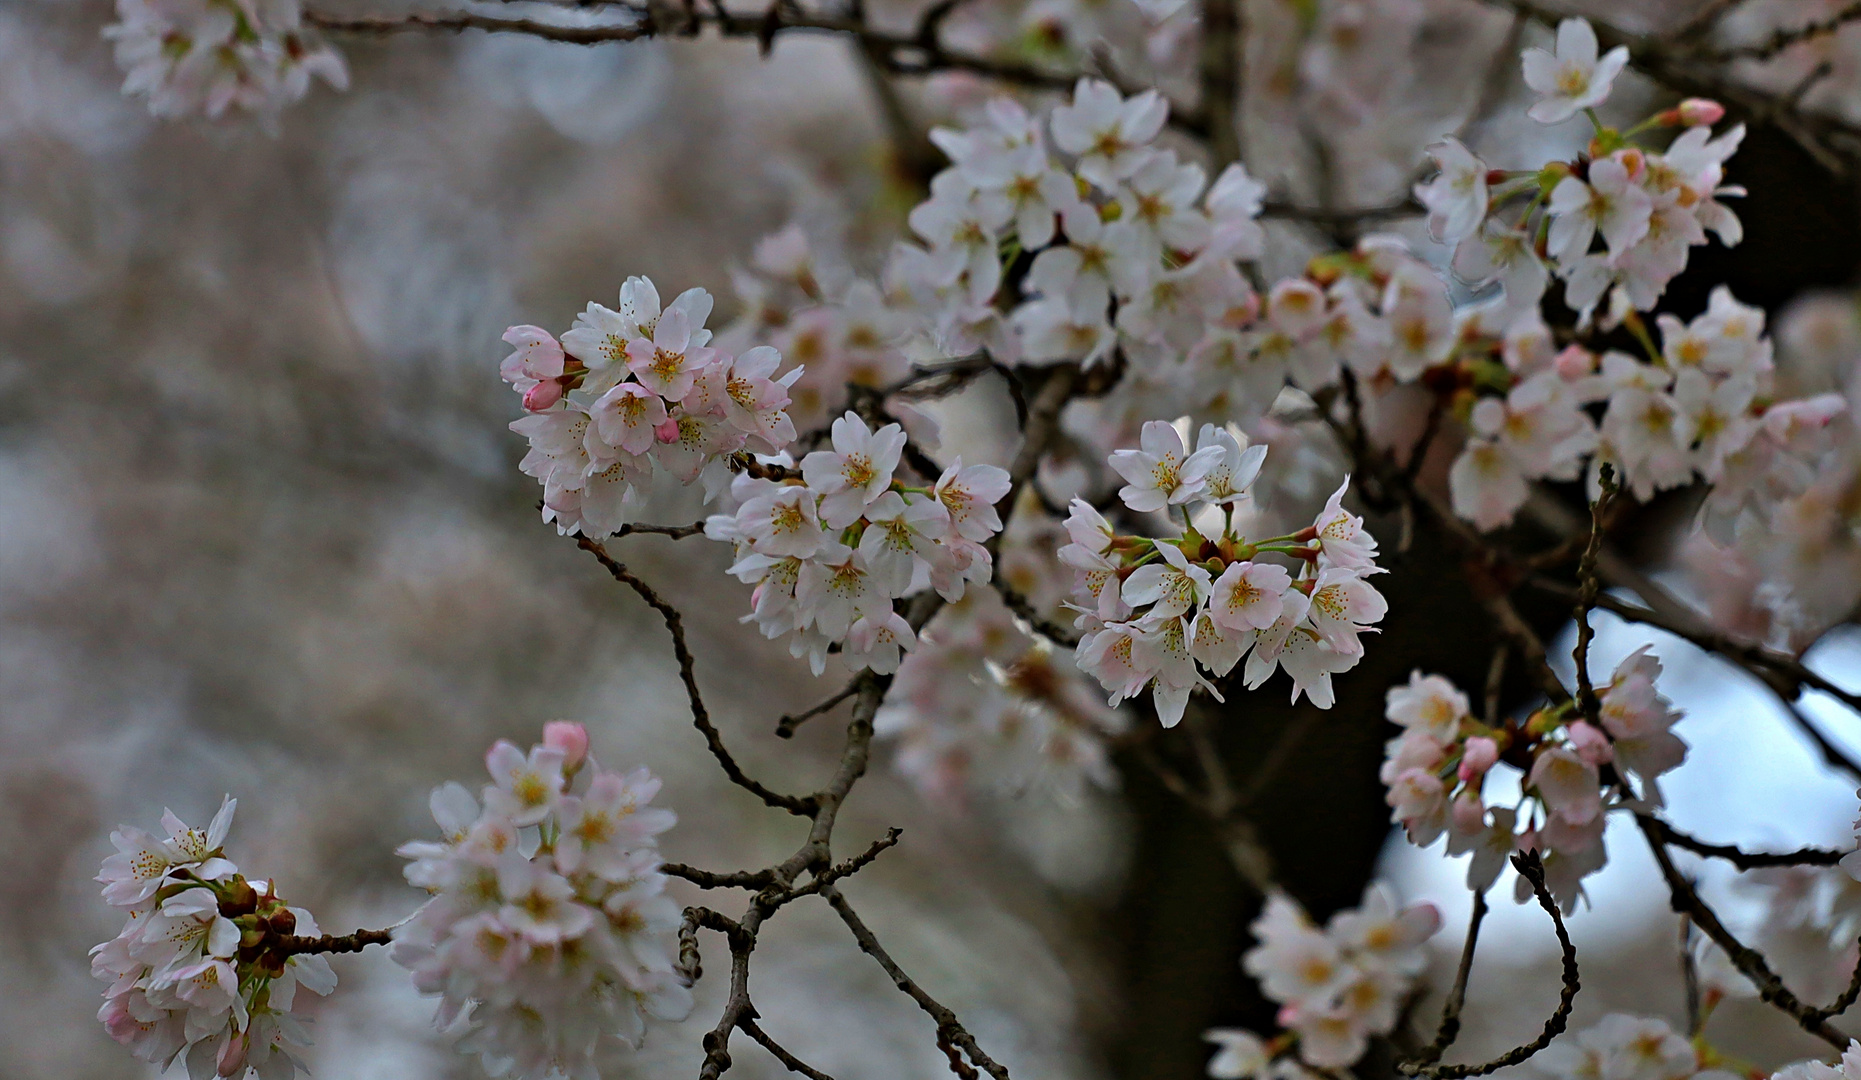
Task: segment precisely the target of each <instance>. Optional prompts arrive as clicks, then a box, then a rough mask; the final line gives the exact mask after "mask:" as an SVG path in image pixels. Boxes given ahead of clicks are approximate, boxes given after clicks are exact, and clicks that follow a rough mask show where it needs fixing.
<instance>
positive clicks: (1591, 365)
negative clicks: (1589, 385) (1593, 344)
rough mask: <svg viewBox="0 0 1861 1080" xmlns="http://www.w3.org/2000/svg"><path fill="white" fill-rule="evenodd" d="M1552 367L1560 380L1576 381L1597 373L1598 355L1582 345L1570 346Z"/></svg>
mask: <svg viewBox="0 0 1861 1080" xmlns="http://www.w3.org/2000/svg"><path fill="white" fill-rule="evenodd" d="M1551 366H1552V367H1553V368H1555V369H1556V370H1557V374H1558V376H1559V377H1560V378H1563V379H1566V380H1572V381H1574V380H1576V379H1581V378H1583V377H1584V376H1585V375H1589V374H1592V373H1593V372H1595V370H1596V354H1595V353H1593V352H1591V351H1589V350H1588V349H1586V348H1584V347H1583V346H1581V345H1569V346H1566V347H1565V348H1564V351H1563V352H1560V353H1558V354H1557V358H1556V359H1554V360H1552V361H1551Z"/></svg>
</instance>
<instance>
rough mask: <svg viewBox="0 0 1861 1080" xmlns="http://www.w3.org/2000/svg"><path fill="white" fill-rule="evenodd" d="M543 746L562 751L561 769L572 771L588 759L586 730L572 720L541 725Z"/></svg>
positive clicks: (552, 721) (553, 721)
mask: <svg viewBox="0 0 1861 1080" xmlns="http://www.w3.org/2000/svg"><path fill="white" fill-rule="evenodd" d="M543 745H544V746H547V747H549V748H550V749H551V750H560V751H562V767H563V768H564V769H567V770H570V771H574V770H575V769H576V768H578V767H580V765H581V763H582V761H583V760H584V759H586V758H587V757H588V729H587V728H585V727H583V726H581V725H580V724H578V723H576V722H575V721H573V720H551V721H550V722H549V723H547V724H544V725H543Z"/></svg>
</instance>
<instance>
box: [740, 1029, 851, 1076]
mask: <svg viewBox="0 0 1861 1080" xmlns="http://www.w3.org/2000/svg"><path fill="white" fill-rule="evenodd" d="M737 1026H738V1027H740V1028H742V1029H743V1033H744V1034H745V1035H748V1036H749V1037H750V1038H752V1039H755V1040H756V1041H757V1042H759V1043H761V1044H762V1048H763V1049H764V1050H767V1051H769V1052H770V1053H771V1054H774V1055H775V1059H776V1060H777V1061H779V1062H781V1063H782V1064H783V1066H785V1067H786V1068H787V1069H788V1071H789V1072H792V1073H800V1074H801V1075H802V1076H805V1077H807V1078H808V1080H834V1078H833V1077H831V1076H829V1075H827V1074H826V1073H824V1072H822V1071H821V1070H819V1069H817V1068H815V1067H814V1066H812V1065H809V1064H808V1063H807V1062H805V1061H803V1060H801V1059H800V1058H798V1057H796V1056H795V1055H793V1054H791V1053H789V1052H788V1051H787V1050H786V1049H784V1048H783V1046H782V1044H781V1043H778V1042H776V1041H775V1040H774V1039H772V1038H770V1037H769V1033H768V1032H766V1031H764V1030H763V1029H762V1028H761V1027H759V1026H757V1024H756V1021H754V1020H751V1019H750V1018H748V1017H744V1018H743V1019H742V1020H741V1021H739V1022H738V1023H737Z"/></svg>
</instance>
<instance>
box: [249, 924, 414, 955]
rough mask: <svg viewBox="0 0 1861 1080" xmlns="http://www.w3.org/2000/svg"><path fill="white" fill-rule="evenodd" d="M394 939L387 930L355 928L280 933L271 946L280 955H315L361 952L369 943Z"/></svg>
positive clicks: (379, 943)
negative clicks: (316, 934) (307, 934)
mask: <svg viewBox="0 0 1861 1080" xmlns="http://www.w3.org/2000/svg"><path fill="white" fill-rule="evenodd" d="M393 941H394V934H393V932H392V931H389V930H357V931H356V932H355V933H353V934H341V935H337V934H324V935H323V936H321V937H297V936H295V935H281V936H279V937H277V938H275V939H273V941H272V945H271V947H272V948H273V949H274V950H276V951H277V952H278V954H279V955H281V956H315V955H317V954H319V953H352V952H361V951H362V950H363V949H366V948H368V947H369V946H370V945H387V944H391V943H392V942H393Z"/></svg>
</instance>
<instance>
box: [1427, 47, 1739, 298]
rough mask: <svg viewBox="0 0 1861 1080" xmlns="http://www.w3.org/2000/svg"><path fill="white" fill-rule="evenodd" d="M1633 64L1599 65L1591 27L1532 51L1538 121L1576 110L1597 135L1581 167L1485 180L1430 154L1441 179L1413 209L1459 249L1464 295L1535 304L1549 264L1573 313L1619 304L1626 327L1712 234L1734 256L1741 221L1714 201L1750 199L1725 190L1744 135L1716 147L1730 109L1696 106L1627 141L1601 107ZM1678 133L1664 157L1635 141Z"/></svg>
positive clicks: (1465, 164) (1447, 151) (1472, 162)
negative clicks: (1515, 211) (1512, 215)
mask: <svg viewBox="0 0 1861 1080" xmlns="http://www.w3.org/2000/svg"><path fill="white" fill-rule="evenodd" d="M1627 58H1628V50H1627V49H1626V48H1618V49H1615V50H1613V51H1612V52H1610V53H1609V55H1607V56H1604V57H1600V58H1599V57H1598V56H1597V55H1596V32H1595V31H1594V30H1593V29H1591V27H1590V24H1589V23H1588V22H1586V21H1584V20H1582V19H1566V20H1564V22H1563V23H1562V25H1560V26H1559V27H1558V31H1557V52H1556V53H1555V54H1552V53H1549V52H1546V51H1545V50H1543V49H1529V50H1527V51H1526V53H1525V81H1526V83H1527V84H1528V85H1529V86H1531V87H1532V89H1534V90H1536V91H1537V92H1538V93H1539V95H1540V99H1539V101H1538V102H1537V104H1535V105H1533V106H1532V107H1531V110H1530V115H1531V117H1532V118H1533V119H1535V120H1538V121H1541V122H1543V123H1550V124H1555V123H1561V122H1563V121H1565V120H1568V119H1570V118H1571V117H1573V116H1575V115H1576V114H1577V113H1578V112H1580V111H1581V112H1584V113H1586V114H1587V115H1589V116H1590V117H1591V118H1592V123H1594V124H1595V126H1596V135H1595V137H1594V138H1593V139H1591V141H1590V145H1589V147H1588V151H1587V152H1586V153H1585V154H1584V155H1582V156H1581V157H1579V158H1578V159H1577V160H1576V161H1574V162H1565V161H1554V162H1551V163H1549V164H1547V165H1545V166H1543V167H1542V168H1539V169H1536V170H1527V171H1523V172H1510V171H1506V170H1490V169H1488V168H1487V166H1486V163H1485V162H1483V161H1481V160H1480V159H1479V158H1478V157H1476V156H1474V154H1473V153H1472V152H1471V151H1469V150H1468V149H1467V148H1466V147H1465V146H1463V145H1461V143H1460V142H1459V141H1458V140H1455V139H1451V138H1450V139H1446V140H1443V141H1442V142H1439V143H1436V144H1435V145H1434V146H1432V147H1430V148H1429V152H1430V153H1431V154H1432V155H1433V157H1434V159H1435V162H1436V164H1437V165H1439V166H1440V170H1441V171H1440V173H1439V174H1438V175H1437V176H1436V177H1435V178H1434V179H1433V180H1432V181H1430V182H1429V183H1427V184H1425V185H1421V186H1419V187H1417V189H1416V197H1417V198H1418V199H1420V200H1421V202H1422V204H1423V205H1425V206H1426V207H1427V208H1428V210H1429V219H1428V222H1429V228H1430V231H1431V232H1432V233H1433V235H1434V237H1435V239H1437V240H1441V241H1443V242H1446V243H1449V244H1453V245H1456V247H1455V252H1454V269H1455V272H1456V273H1457V274H1459V275H1460V276H1461V277H1463V278H1464V279H1466V280H1467V281H1468V283H1469V284H1474V285H1483V284H1487V283H1489V282H1492V281H1494V280H1498V281H1501V282H1503V284H1504V286H1505V288H1506V292H1507V296H1508V299H1509V300H1510V302H1511V303H1512V304H1513V305H1514V306H1516V307H1520V308H1523V307H1529V306H1533V305H1536V304H1537V302H1538V300H1539V297H1540V296H1541V295H1542V294H1543V292H1544V289H1545V286H1546V283H1547V280H1548V277H1549V270H1548V269H1547V267H1546V263H1547V261H1548V262H1549V263H1551V264H1552V266H1554V267H1555V270H1556V273H1557V276H1558V277H1559V278H1560V279H1561V280H1562V281H1563V282H1564V295H1565V298H1566V301H1567V302H1568V304H1569V306H1570V307H1571V308H1572V309H1573V310H1576V311H1579V312H1581V313H1583V314H1584V315H1585V317H1586V318H1587V316H1588V315H1589V314H1590V313H1591V312H1592V311H1594V309H1595V308H1596V306H1597V305H1598V303H1600V302H1601V301H1602V299H1603V296H1604V294H1605V293H1611V292H1612V293H1613V295H1612V299H1611V301H1610V303H1609V305H1608V307H1609V310H1610V312H1611V313H1612V314H1613V315H1614V316H1615V317H1617V318H1620V317H1623V316H1624V315H1625V314H1626V313H1627V312H1629V311H1647V310H1649V309H1651V308H1653V307H1654V305H1655V303H1656V302H1657V301H1658V300H1659V299H1660V297H1661V294H1662V293H1663V292H1664V291H1666V288H1667V283H1668V282H1669V281H1671V280H1673V278H1674V277H1675V276H1676V275H1678V274H1679V273H1680V271H1682V270H1684V269H1685V268H1686V264H1687V258H1688V252H1689V250H1690V249H1691V248H1692V247H1694V246H1696V245H1699V244H1704V243H1705V242H1706V234H1707V232H1709V231H1710V232H1713V233H1716V234H1717V235H1718V236H1719V239H1720V240H1721V241H1722V242H1724V243H1725V244H1727V245H1731V244H1736V243H1738V241H1739V240H1740V239H1741V237H1742V230H1741V227H1740V225H1739V221H1738V218H1737V216H1736V215H1734V214H1733V213H1732V211H1731V210H1730V209H1728V208H1727V207H1726V206H1725V205H1724V204H1723V203H1721V202H1719V201H1718V197H1719V196H1722V195H1724V196H1730V195H1741V194H1743V191H1742V189H1739V188H1736V187H1724V186H1722V185H1721V184H1720V181H1721V180H1722V179H1723V177H1724V171H1725V162H1726V159H1728V158H1730V157H1731V156H1732V154H1733V152H1734V151H1736V150H1737V149H1738V144H1739V142H1740V141H1741V140H1742V139H1743V138H1744V128H1743V127H1742V126H1739V127H1734V128H1732V129H1731V130H1730V131H1728V132H1726V133H1725V134H1724V135H1722V136H1720V137H1718V138H1716V139H1715V138H1713V135H1712V125H1713V124H1715V123H1717V122H1718V121H1719V120H1720V119H1721V118H1723V117H1724V115H1725V109H1724V107H1722V106H1720V105H1719V104H1717V103H1716V102H1711V101H1704V100H1700V99H1690V100H1688V101H1685V102H1682V103H1681V104H1680V105H1678V106H1676V107H1674V108H1672V109H1668V110H1666V111H1663V112H1660V113H1656V114H1655V115H1654V116H1651V117H1649V118H1648V119H1647V120H1646V121H1644V122H1643V123H1641V124H1640V125H1638V126H1637V127H1635V128H1632V129H1630V130H1629V131H1627V132H1619V131H1616V130H1615V129H1613V128H1608V127H1604V126H1603V125H1602V124H1601V122H1600V121H1597V120H1595V119H1594V116H1595V113H1594V108H1595V106H1597V105H1600V104H1602V102H1603V101H1604V100H1605V99H1606V98H1607V97H1608V96H1609V90H1610V84H1611V83H1612V82H1613V81H1614V79H1615V76H1616V74H1617V73H1618V72H1620V71H1621V69H1622V66H1623V64H1624V63H1625V62H1626V61H1627ZM1672 127H1684V128H1686V130H1685V131H1684V132H1683V133H1682V134H1681V135H1680V136H1679V137H1678V138H1676V139H1674V140H1673V141H1672V143H1670V144H1669V145H1668V147H1667V148H1666V150H1664V151H1659V152H1657V151H1654V150H1649V149H1644V148H1642V147H1640V146H1637V145H1635V143H1634V141H1633V140H1634V138H1635V137H1636V136H1637V135H1639V134H1640V133H1642V132H1644V131H1647V130H1650V129H1657V128H1672ZM1518 199H1523V200H1525V201H1524V209H1523V210H1522V211H1521V212H1520V213H1519V215H1518V217H1517V218H1516V219H1514V220H1511V221H1507V220H1506V217H1505V207H1506V206H1507V204H1509V203H1512V202H1513V201H1514V200H1518ZM1599 242H1600V244H1601V246H1600V248H1598V247H1597V245H1598V243H1599ZM1593 249H1594V250H1593Z"/></svg>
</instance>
